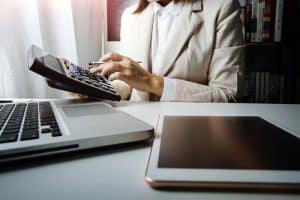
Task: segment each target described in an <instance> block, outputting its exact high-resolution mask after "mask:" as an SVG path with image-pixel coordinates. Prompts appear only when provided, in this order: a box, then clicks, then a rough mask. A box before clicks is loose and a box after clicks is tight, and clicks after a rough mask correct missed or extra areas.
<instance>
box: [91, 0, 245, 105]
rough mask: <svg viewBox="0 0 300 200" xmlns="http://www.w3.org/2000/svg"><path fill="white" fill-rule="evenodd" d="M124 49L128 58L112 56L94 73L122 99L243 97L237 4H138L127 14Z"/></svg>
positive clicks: (163, 0)
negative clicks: (107, 83)
mask: <svg viewBox="0 0 300 200" xmlns="http://www.w3.org/2000/svg"><path fill="white" fill-rule="evenodd" d="M121 45H122V48H123V52H124V53H125V54H126V56H122V55H119V54H116V53H109V54H107V55H105V56H103V57H102V58H101V59H100V61H103V62H106V63H105V64H102V65H100V66H97V67H94V68H92V69H91V72H94V73H96V72H97V73H101V74H102V75H110V76H109V80H111V81H112V85H113V86H114V87H115V88H116V90H117V91H119V93H120V94H121V96H122V99H131V100H143V101H145V100H160V101H197V102H229V101H235V100H236V98H237V97H238V95H239V92H240V89H241V87H240V85H241V80H242V79H241V77H242V73H241V71H242V68H243V65H244V58H243V34H242V23H241V19H240V5H239V2H238V0H218V1H215V0H190V1H188V0H176V1H175V0H173V1H172V0H156V1H155V0H148V1H147V0H140V1H139V3H138V4H137V5H135V6H132V7H130V8H128V9H126V10H125V11H124V13H123V16H122V22H121ZM137 61H141V64H138V63H137Z"/></svg>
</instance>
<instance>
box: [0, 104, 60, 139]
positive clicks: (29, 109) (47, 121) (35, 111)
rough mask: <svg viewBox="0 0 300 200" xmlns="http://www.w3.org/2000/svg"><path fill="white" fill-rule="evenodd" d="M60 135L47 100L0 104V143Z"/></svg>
mask: <svg viewBox="0 0 300 200" xmlns="http://www.w3.org/2000/svg"><path fill="white" fill-rule="evenodd" d="M40 134H51V135H52V137H57V136H62V133H61V132H60V129H59V126H58V124H57V121H56V119H55V116H54V113H53V110H52V108H51V105H50V103H49V102H34V103H16V104H4V105H0V143H7V142H16V141H26V140H36V139H39V138H40Z"/></svg>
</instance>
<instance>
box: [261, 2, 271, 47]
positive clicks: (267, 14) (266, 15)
mask: <svg viewBox="0 0 300 200" xmlns="http://www.w3.org/2000/svg"><path fill="white" fill-rule="evenodd" d="M271 30H272V0H265V8H264V10H263V35H262V40H263V42H270V41H271Z"/></svg>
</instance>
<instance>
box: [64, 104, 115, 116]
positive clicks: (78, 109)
mask: <svg viewBox="0 0 300 200" xmlns="http://www.w3.org/2000/svg"><path fill="white" fill-rule="evenodd" d="M62 109H63V111H64V112H65V114H66V115H67V117H69V118H72V117H85V116H91V115H103V114H112V113H115V112H116V111H115V110H113V109H111V108H109V107H108V106H105V105H80V106H79V105H77V106H66V107H62Z"/></svg>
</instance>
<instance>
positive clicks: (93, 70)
mask: <svg viewBox="0 0 300 200" xmlns="http://www.w3.org/2000/svg"><path fill="white" fill-rule="evenodd" d="M102 68H103V67H102V65H98V66H95V67H92V68H90V72H91V73H101V71H102Z"/></svg>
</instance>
